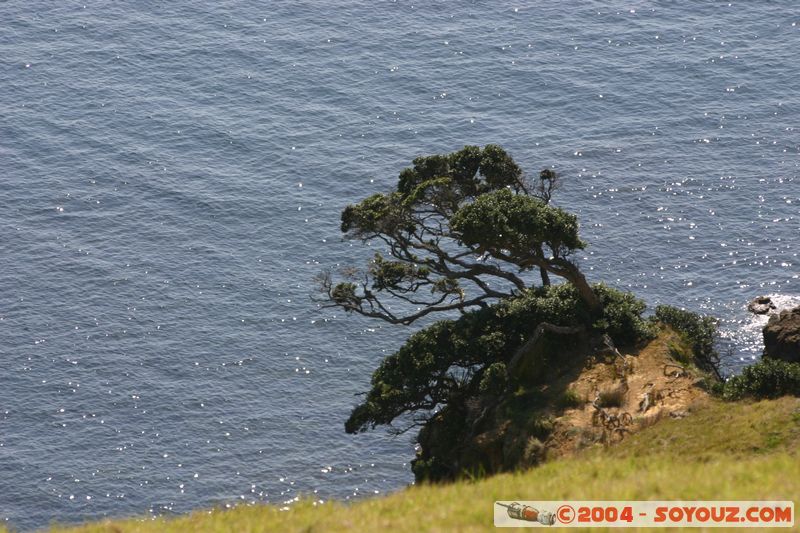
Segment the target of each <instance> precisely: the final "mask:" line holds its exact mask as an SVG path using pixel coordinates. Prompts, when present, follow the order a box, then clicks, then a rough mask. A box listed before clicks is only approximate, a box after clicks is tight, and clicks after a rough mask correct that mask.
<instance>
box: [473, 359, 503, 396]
mask: <svg viewBox="0 0 800 533" xmlns="http://www.w3.org/2000/svg"><path fill="white" fill-rule="evenodd" d="M507 381H508V376H507V375H506V364H505V363H492V364H491V365H489V366H488V367H486V370H485V371H484V372H483V377H482V378H481V384H480V387H479V390H480V391H481V393H483V394H493V395H497V394H501V393H502V392H503V391H505V389H506V384H507Z"/></svg>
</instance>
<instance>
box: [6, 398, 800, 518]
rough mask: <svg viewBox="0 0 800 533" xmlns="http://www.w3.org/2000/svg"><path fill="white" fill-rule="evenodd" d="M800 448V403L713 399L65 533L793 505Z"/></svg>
mask: <svg viewBox="0 0 800 533" xmlns="http://www.w3.org/2000/svg"><path fill="white" fill-rule="evenodd" d="M797 442H800V400H798V399H796V398H781V399H778V400H770V401H762V402H757V403H724V402H721V401H711V403H710V404H709V405H708V406H706V407H703V408H701V409H698V410H696V411H695V412H693V413H692V414H691V415H690V416H689V417H687V418H685V419H681V420H672V419H667V420H664V421H662V422H660V423H658V424H656V425H655V426H653V427H650V428H648V429H646V430H644V431H642V432H641V433H638V434H636V435H632V436H630V437H628V438H627V439H626V440H625V441H623V442H622V443H621V444H619V445H618V446H616V447H612V448H607V449H600V448H595V449H590V450H587V451H586V452H584V453H582V454H581V455H579V456H577V457H574V458H568V459H561V460H557V461H553V462H550V463H546V464H544V465H542V466H540V467H538V468H534V469H532V470H528V471H526V472H518V473H513V474H502V475H497V476H493V477H490V478H487V479H482V480H478V481H461V482H458V483H453V484H447V485H427V486H414V487H410V488H408V489H406V490H402V491H399V492H397V493H395V494H392V495H389V496H385V497H380V498H373V499H368V500H363V501H360V502H357V503H354V504H351V505H345V504H342V503H325V504H323V505H314V504H313V503H312V502H310V501H301V502H300V503H298V504H296V505H294V506H293V507H292V509H291V510H289V511H280V510H279V509H278V508H277V507H273V506H267V505H264V506H254V507H240V508H236V509H233V510H228V511H198V512H196V513H194V514H192V515H189V516H184V517H180V518H173V519H164V520H162V519H159V520H136V519H128V520H120V521H105V522H97V523H93V524H88V525H85V526H82V527H80V528H78V529H69V530H68V531H70V532H71V533H93V532H98V533H99V532H103V533H106V532H142V533H150V532H153V533H155V532H159V533H160V532H167V533H169V532H192V533H195V532H205V531H208V532H227V531H231V532H234V531H235V532H242V533H247V532H267V531H276V532H284V531H309V532H312V531H400V532H402V531H409V532H415V531H443V530H447V531H485V530H491V529H493V527H492V513H493V508H492V503H493V502H494V501H495V500H515V499H516V500H558V499H576V500H648V499H664V500H671V499H683V500H695V499H704V500H739V499H741V500H768V499H775V500H787V499H791V498H792V497H794V496H796V495H798V494H800V460H799V459H800V457H798V454H797V452H796V451H795V450H796V449H797ZM0 529H2V528H0ZM54 531H63V530H61V529H58V528H54ZM592 531H600V530H599V529H594V530H592ZM626 531H631V530H630V529H628V530H626ZM650 531H652V530H650ZM716 531H719V530H716Z"/></svg>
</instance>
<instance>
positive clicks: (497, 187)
mask: <svg viewBox="0 0 800 533" xmlns="http://www.w3.org/2000/svg"><path fill="white" fill-rule="evenodd" d="M558 181H559V180H558V176H557V174H556V173H555V172H554V171H552V170H549V169H548V170H545V171H543V172H542V173H541V175H540V176H539V180H538V182H536V181H534V180H529V179H527V178H526V177H525V176H524V175H523V172H522V169H520V167H519V166H518V165H517V164H516V163H515V162H514V160H513V159H512V158H511V156H510V155H509V154H508V153H507V152H506V151H505V150H503V149H502V148H500V147H499V146H497V145H491V144H490V145H487V146H485V147H484V148H480V147H478V146H465V147H464V148H463V149H461V150H459V151H457V152H453V153H450V154H444V155H431V156H427V157H417V158H416V159H414V161H413V166H412V167H410V168H406V169H404V170H403V171H402V172H401V173H400V177H399V180H398V183H397V189H396V190H395V191H392V192H389V193H386V194H374V195H372V196H368V197H367V198H365V199H363V200H362V201H361V202H358V203H356V204H352V205H348V206H347V207H346V208H345V209H344V210H343V212H342V216H341V230H342V232H343V233H344V235H345V237H347V238H356V239H361V240H362V241H364V242H374V243H377V244H379V245H380V246H381V248H380V250H381V253H383V254H384V255H385V256H386V257H387V258H388V259H384V258H383V257H382V256H380V255H376V258H375V260H373V261H372V262H371V263H370V264H369V267H368V268H367V269H366V270H361V271H359V270H355V269H352V268H345V269H343V270H342V272H341V274H343V275H344V277H345V280H343V281H338V280H336V279H335V278H336V275H335V274H334V273H332V272H328V273H327V274H325V275H323V276H321V277H320V282H321V283H320V288H321V292H322V293H323V295H324V297H323V298H324V300H325V302H326V304H329V305H332V306H338V307H341V308H343V309H344V310H345V311H347V312H354V313H358V314H361V315H364V316H368V317H371V318H380V319H382V320H385V321H387V322H390V323H392V324H410V323H412V322H414V321H415V320H418V319H420V318H422V317H423V316H426V315H428V314H429V313H432V312H447V311H453V310H468V309H473V308H475V307H478V306H486V305H487V304H490V303H492V302H497V301H498V300H500V299H502V298H509V297H513V296H515V295H516V294H518V293H519V292H521V291H524V290H526V289H528V288H530V287H532V286H535V284H536V282H537V281H538V280H541V282H542V285H549V284H550V276H551V275H554V276H558V277H560V278H562V279H564V280H567V281H569V282H570V283H571V284H573V285H575V286H576V287H577V288H578V290H579V292H580V297H581V299H583V301H584V302H585V303H586V306H587V307H588V308H589V309H590V310H591V311H592V312H594V313H595V314H598V313H599V312H600V307H601V304H600V302H599V301H598V298H597V296H596V295H595V294H594V292H593V291H592V289H591V286H590V285H589V283H588V282H587V280H586V278H585V277H584V275H583V273H582V272H580V270H579V269H578V266H577V265H576V264H575V263H574V262H573V261H572V259H571V254H573V253H574V252H575V251H576V250H580V249H582V248H584V246H585V244H584V242H583V241H582V240H581V239H580V236H579V234H578V219H577V217H576V216H575V215H572V214H570V213H568V212H567V211H565V210H563V209H561V208H558V207H554V206H553V205H551V204H550V198H551V194H552V192H553V191H554V190H555V189H556V188H557V187H558ZM530 271H535V272H537V274H538V275H537V276H529V275H528V273H529V272H530ZM531 277H533V279H530V278H531ZM342 284H344V285H342ZM343 296H344V297H343ZM389 302H392V303H389ZM395 304H399V305H395Z"/></svg>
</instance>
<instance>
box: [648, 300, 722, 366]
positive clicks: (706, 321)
mask: <svg viewBox="0 0 800 533" xmlns="http://www.w3.org/2000/svg"><path fill="white" fill-rule="evenodd" d="M655 318H656V320H658V321H659V322H661V323H662V324H665V325H667V326H669V327H671V328H672V329H674V330H675V331H677V332H679V333H681V334H682V335H683V336H684V337H685V338H686V340H687V341H688V342H689V344H690V346H691V347H692V353H693V355H694V362H695V364H696V365H697V367H698V368H700V369H701V370H705V371H706V372H712V373H714V374H715V375H717V376H719V354H718V353H717V351H716V350H715V349H714V339H716V336H717V321H716V320H715V319H714V318H712V317H708V316H701V315H699V314H697V313H692V312H691V311H686V310H684V309H678V308H677V307H672V306H669V305H659V306H658V307H656V313H655Z"/></svg>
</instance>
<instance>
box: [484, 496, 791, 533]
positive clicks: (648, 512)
mask: <svg viewBox="0 0 800 533" xmlns="http://www.w3.org/2000/svg"><path fill="white" fill-rule="evenodd" d="M494 525H495V526H496V527H550V526H555V527H584V528H585V527H687V526H688V527H756V528H767V527H786V528H788V527H794V502H791V501H694V502H683V501H522V500H517V501H497V502H495V504H494Z"/></svg>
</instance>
